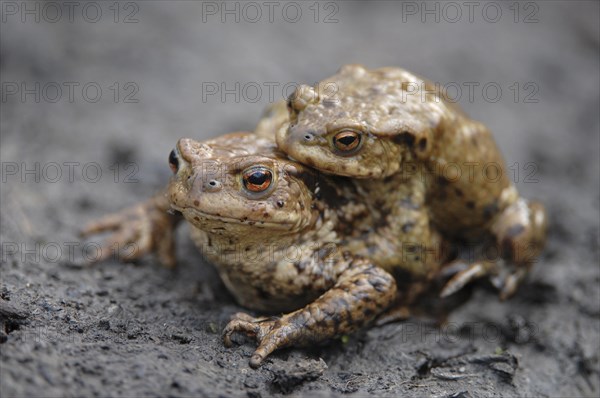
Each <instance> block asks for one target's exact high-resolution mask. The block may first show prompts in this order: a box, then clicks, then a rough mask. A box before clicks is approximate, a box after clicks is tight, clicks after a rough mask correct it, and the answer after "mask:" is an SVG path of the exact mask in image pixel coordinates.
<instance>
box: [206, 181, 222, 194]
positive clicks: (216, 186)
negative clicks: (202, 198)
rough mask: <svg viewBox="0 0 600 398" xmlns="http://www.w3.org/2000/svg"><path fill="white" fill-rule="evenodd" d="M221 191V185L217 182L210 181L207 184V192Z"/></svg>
mask: <svg viewBox="0 0 600 398" xmlns="http://www.w3.org/2000/svg"><path fill="white" fill-rule="evenodd" d="M220 189H221V183H220V182H219V181H217V180H210V181H208V182H207V183H206V190H207V191H211V192H215V191H218V190H220Z"/></svg>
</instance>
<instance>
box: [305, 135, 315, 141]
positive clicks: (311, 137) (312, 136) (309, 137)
mask: <svg viewBox="0 0 600 398" xmlns="http://www.w3.org/2000/svg"><path fill="white" fill-rule="evenodd" d="M313 138H314V135H313V134H311V133H306V134H305V135H304V139H305V140H306V141H311V140H312V139H313Z"/></svg>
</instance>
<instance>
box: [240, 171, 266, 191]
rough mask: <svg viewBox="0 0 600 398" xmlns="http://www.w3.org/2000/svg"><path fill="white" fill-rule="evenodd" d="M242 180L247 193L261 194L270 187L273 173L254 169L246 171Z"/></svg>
mask: <svg viewBox="0 0 600 398" xmlns="http://www.w3.org/2000/svg"><path fill="white" fill-rule="evenodd" d="M242 179H243V182H244V187H245V188H246V189H247V190H248V191H250V192H262V191H264V190H266V189H267V188H269V186H271V181H272V180H273V173H271V171H270V170H269V169H266V168H264V167H256V168H252V169H248V170H246V171H245V172H244V174H243V177H242Z"/></svg>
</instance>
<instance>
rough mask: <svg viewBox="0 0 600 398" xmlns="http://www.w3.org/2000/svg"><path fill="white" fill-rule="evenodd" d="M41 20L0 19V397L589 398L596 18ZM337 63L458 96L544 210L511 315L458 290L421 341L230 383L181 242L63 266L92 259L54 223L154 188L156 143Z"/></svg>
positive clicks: (480, 295) (227, 309) (239, 119)
mask: <svg viewBox="0 0 600 398" xmlns="http://www.w3.org/2000/svg"><path fill="white" fill-rule="evenodd" d="M36 4H37V5H36ZM53 4H54V6H50V8H44V7H45V6H43V4H42V3H35V2H28V3H27V7H29V8H28V9H30V10H31V9H33V10H34V11H33V13H34V14H27V13H22V12H23V8H24V7H26V6H25V5H24V3H22V2H3V3H2V24H1V40H0V43H1V59H0V68H1V69H0V71H1V74H2V76H1V80H2V95H3V97H2V104H1V105H2V109H1V132H2V138H1V141H2V142H1V150H0V155H1V160H2V179H3V180H2V185H1V186H2V189H1V196H0V199H1V231H0V237H1V240H2V253H1V257H2V258H1V265H0V271H1V287H0V297H1V298H2V300H1V301H0V305H1V306H0V319H1V320H2V330H0V343H1V344H0V358H1V360H0V371H1V376H0V381H1V386H0V392H1V395H2V396H3V397H16V396H20V397H25V396H46V397H47V396H239V397H261V396H262V397H264V396H271V395H284V394H292V395H296V396H305V395H311V396H341V395H348V396H366V395H374V396H436V397H479V396H536V397H537V396H597V395H598V393H599V391H600V382H599V374H600V362H599V358H598V352H599V348H600V342H599V338H600V288H599V284H600V270H599V266H598V260H599V251H598V239H599V206H600V194H599V183H598V176H599V128H600V126H599V113H598V109H600V104H599V102H600V99H599V89H598V87H600V79H599V59H600V58H599V51H598V49H599V28H598V24H599V3H598V2H594V1H592V2H584V1H576V2H570V4H567V2H566V1H565V2H561V1H551V2H550V1H548V2H539V3H531V2H530V3H527V4H525V3H520V4H517V5H516V6H515V4H514V3H499V2H494V3H492V5H491V6H490V5H487V3H477V6H476V8H474V9H473V13H472V16H470V15H469V9H468V5H465V4H464V3H462V2H458V3H455V4H457V5H458V6H459V8H460V9H461V16H458V14H456V11H455V10H452V9H449V8H444V7H445V5H444V3H436V2H428V3H427V5H425V4H424V3H422V2H409V3H404V5H403V4H402V3H400V2H370V4H363V3H358V2H339V3H332V2H329V3H327V2H323V3H317V4H316V5H315V3H313V2H302V3H295V5H293V6H286V4H285V3H280V2H275V3H274V4H275V6H274V7H275V8H273V13H272V19H273V21H272V22H271V21H269V12H268V10H269V9H268V8H267V6H265V5H261V4H262V3H260V2H258V3H254V4H255V5H254V6H253V7H254V8H256V5H258V6H259V8H261V15H260V16H258V14H257V13H256V10H253V9H250V8H248V7H246V8H243V7H244V4H245V3H237V6H236V3H235V2H230V3H229V7H230V9H233V10H234V14H223V15H221V12H222V11H223V9H221V7H224V6H222V5H219V4H217V3H213V2H205V3H194V2H187V1H186V2H166V1H154V2H130V3H120V4H117V6H115V4H114V3H112V2H105V3H104V2H95V3H94V2H92V4H94V5H93V6H88V7H87V8H85V9H84V6H85V4H84V3H77V4H78V5H76V6H75V7H76V8H74V12H73V14H69V12H68V10H67V9H66V8H65V7H66V6H64V5H61V4H59V3H53ZM436 4H437V6H436ZM15 7H16V8H15ZM36 7H38V8H36ZM52 7H54V9H52ZM111 7H112V8H111ZM215 7H216V8H215ZM236 7H238V10H239V13H238V14H237V17H238V18H239V22H236V21H235V18H236V15H235V12H236V11H235V10H236ZM284 7H288V8H285V10H284ZM289 7H294V8H293V9H291V8H289ZM311 7H312V8H311ZM424 7H430V8H429V9H433V10H434V11H433V12H434V13H435V12H436V11H435V10H436V7H438V8H437V9H439V14H438V15H437V17H439V22H436V20H435V19H436V15H435V14H427V13H425V11H426V10H425V9H424ZM490 7H491V8H490ZM298 8H299V9H300V11H301V12H302V14H301V15H300V17H298V15H299V14H297V13H296V14H294V12H296V11H297V9H298ZM484 8H485V10H486V13H487V14H485V15H484V14H483V13H482V11H483V9H484ZM56 9H59V11H61V16H60V17H59V16H58V14H57V13H56V12H57V11H56ZM98 9H99V10H100V11H101V15H100V14H98V13H97V10H98ZM35 10H38V11H35ZM215 10H216V11H215ZM316 10H318V11H319V14H318V15H317V14H315V12H316ZM497 10H500V14H497ZM117 11H118V13H117ZM517 11H518V13H517ZM36 12H37V13H39V14H38V15H37V17H38V18H39V21H36V20H35V19H36V14H35V13H36ZM495 12H496V14H495ZM215 13H216V14H215ZM498 15H500V16H499V17H498ZM222 18H224V19H225V20H224V21H222V20H221V19H222ZM315 18H316V20H317V22H315ZM422 18H424V19H425V22H423V21H422ZM469 18H472V22H471V21H470V20H469ZM296 19H298V21H296V22H294V20H296ZM496 19H498V20H497V21H496V22H494V21H495V20H496ZM95 20H97V21H96V22H94V21H95ZM115 21H116V22H115ZM126 22H127V23H126ZM351 62H359V63H364V64H366V65H368V66H370V67H377V66H384V65H396V66H403V67H405V68H407V69H409V70H412V71H415V72H417V73H419V74H421V75H424V76H427V77H429V78H431V79H433V80H436V81H439V82H441V83H442V84H445V85H447V87H454V89H455V90H456V87H460V88H461V90H462V95H461V97H460V99H459V102H460V103H461V105H462V106H463V107H464V108H465V109H466V110H467V112H468V113H469V114H471V115H473V116H474V117H475V118H477V119H479V120H481V121H483V122H485V123H486V124H488V125H489V126H490V127H491V128H492V130H493V131H494V132H495V135H496V137H497V140H498V142H499V145H500V147H501V148H502V150H503V152H504V154H505V157H506V160H507V163H508V164H509V165H511V170H510V172H511V173H512V175H513V180H515V182H516V184H517V186H518V188H519V189H520V191H521V192H522V193H523V194H524V195H525V196H527V197H531V198H538V199H540V200H542V201H543V202H544V203H545V204H546V206H547V208H548V210H549V214H550V217H551V218H550V220H551V225H550V233H549V238H548V243H547V248H546V250H545V252H544V255H543V256H542V257H541V258H540V260H539V263H538V264H537V265H536V267H535V269H534V271H533V273H532V275H531V277H530V278H529V280H528V282H527V283H526V284H525V285H524V286H523V288H522V289H521V290H520V291H519V293H518V294H517V295H516V297H514V298H513V299H511V300H509V301H507V302H499V301H498V299H497V296H496V293H495V292H494V291H493V289H492V288H491V287H490V286H487V285H486V284H480V285H478V286H475V287H474V288H473V289H472V291H470V295H471V296H470V298H469V299H468V300H467V301H466V302H465V303H464V304H463V305H461V306H459V307H458V308H456V309H455V310H454V311H452V312H451V313H450V315H449V316H448V320H447V323H446V324H444V325H443V326H442V327H436V326H435V325H434V324H433V323H432V322H431V319H429V318H428V317H427V316H423V317H417V318H414V319H411V320H409V321H408V322H405V323H394V324H388V325H385V326H381V327H373V328H371V329H369V330H366V331H364V332H362V333H358V334H356V335H353V336H350V338H349V339H348V340H347V341H335V342H332V343H330V344H328V345H326V346H323V347H314V348H312V349H309V350H307V349H290V350H285V351H281V352H278V353H276V354H274V355H273V356H272V357H271V358H270V359H269V360H268V361H267V362H266V363H265V365H264V366H262V367H261V368H260V369H258V370H253V369H251V368H249V366H248V359H249V356H250V354H251V352H252V349H253V343H252V342H250V341H244V340H243V339H238V341H239V343H240V345H239V346H236V347H235V348H233V349H226V348H224V347H223V344H222V343H221V334H220V333H221V330H222V328H223V327H224V325H225V323H226V322H227V320H228V318H229V316H230V315H231V314H232V313H234V312H236V311H240V310H243V307H240V306H239V305H238V304H236V303H235V302H234V301H233V299H232V297H231V296H230V295H229V294H228V293H227V292H226V290H225V288H224V286H223V284H222V283H221V282H220V281H219V279H218V276H217V274H216V272H215V271H214V270H213V269H212V268H211V266H210V265H209V264H206V263H205V262H204V261H203V260H202V259H201V258H200V257H199V254H198V252H197V251H196V250H195V248H194V247H193V245H192V244H191V242H190V241H189V239H188V238H187V235H186V231H185V227H183V228H182V229H181V231H179V233H180V234H181V235H180V236H181V239H180V240H179V246H178V248H177V249H178V257H179V266H178V268H177V269H176V270H175V271H169V270H166V269H163V268H161V267H160V266H159V265H158V264H157V263H156V261H155V260H154V259H152V258H148V259H145V260H144V261H141V262H140V263H138V264H119V263H117V262H115V261H108V262H105V263H103V264H99V265H97V266H95V267H93V268H81V267H79V266H78V264H79V262H78V259H80V258H81V256H82V251H83V249H84V248H87V249H93V247H90V245H89V244H88V245H87V246H85V247H84V246H83V245H82V244H80V243H79V239H78V238H77V235H76V232H77V229H78V228H79V227H80V226H81V225H82V223H84V222H86V221H88V220H90V219H93V218H95V217H98V216H100V215H103V214H105V213H108V212H113V211H116V210H118V209H120V208H122V207H125V206H127V205H131V204H133V203H135V202H137V201H139V200H141V199H144V198H146V197H148V196H149V195H151V194H152V193H153V192H155V191H156V190H157V189H158V188H160V187H161V186H162V185H163V184H164V183H165V182H166V180H167V179H168V176H169V168H168V166H167V162H166V158H167V155H168V153H169V151H170V150H171V148H172V147H173V145H174V143H175V141H176V139H177V138H180V137H183V136H191V137H194V138H206V137H211V136H214V135H217V134H220V133H225V132H228V131H233V130H241V129H251V128H252V127H253V126H254V124H255V123H256V121H257V120H258V118H259V115H260V112H261V110H262V109H263V107H264V106H265V105H266V104H267V103H268V102H269V101H270V100H272V99H279V98H281V97H282V96H283V94H282V91H284V89H285V88H286V84H291V85H294V84H295V83H314V82H316V81H318V80H319V79H321V78H323V77H325V76H328V75H330V74H332V73H334V72H335V71H336V69H337V68H338V67H339V66H340V65H342V64H345V63H351ZM236 83H239V89H236ZM36 84H39V86H36ZM490 84H491V85H490ZM222 85H224V86H222ZM486 85H487V86H486ZM257 86H258V87H259V88H260V89H261V92H259V90H257V89H256V87H257ZM469 86H472V87H474V90H473V96H472V97H471V98H469V91H468V87H469ZM57 87H59V88H60V90H59V89H57ZM244 87H245V88H244ZM269 87H273V97H272V98H269ZM287 87H288V89H289V86H287ZM484 87H487V89H486V90H488V91H484ZM497 87H500V89H501V90H502V92H501V95H499V96H498V95H497V92H495V91H494V90H495V89H496V88H497ZM70 88H72V91H71V89H70ZM98 88H99V89H100V90H98ZM224 89H227V90H230V91H229V94H225V95H224V96H223V98H222V97H221V94H223V92H224ZM215 90H218V91H217V92H216V93H214V91H215ZM252 90H254V91H252ZM232 92H233V93H237V98H236V94H232ZM456 92H457V93H458V91H456ZM99 171H100V172H101V175H98V172H99ZM58 172H60V173H58Z"/></svg>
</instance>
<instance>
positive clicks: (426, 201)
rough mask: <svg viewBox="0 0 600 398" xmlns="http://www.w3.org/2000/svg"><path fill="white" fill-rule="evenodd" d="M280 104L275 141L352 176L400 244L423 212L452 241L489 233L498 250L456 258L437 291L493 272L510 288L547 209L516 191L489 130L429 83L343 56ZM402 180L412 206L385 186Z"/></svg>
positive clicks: (541, 237) (533, 250) (538, 240)
mask: <svg viewBox="0 0 600 398" xmlns="http://www.w3.org/2000/svg"><path fill="white" fill-rule="evenodd" d="M287 105H288V108H289V121H288V122H285V123H283V125H282V127H281V128H279V129H278V131H277V144H278V146H279V148H280V149H281V150H283V151H284V152H286V153H287V154H288V155H289V156H290V158H292V159H295V160H297V161H299V162H301V163H304V164H306V165H308V166H311V167H314V168H316V169H318V170H320V171H323V172H326V173H330V174H334V175H340V176H346V177H351V178H354V179H355V181H356V185H357V188H358V189H359V190H363V191H364V192H368V193H370V195H365V198H366V199H367V201H368V205H369V207H370V208H371V209H372V211H375V212H377V211H380V212H381V214H382V216H381V217H380V219H381V220H383V221H381V222H382V223H383V224H385V225H387V226H388V228H389V229H390V230H393V234H394V236H395V237H396V241H397V242H399V244H401V243H402V242H407V241H411V239H413V238H415V236H414V235H413V236H407V234H406V233H405V229H406V228H405V227H406V226H407V225H411V224H414V223H419V224H420V225H429V222H430V221H431V225H432V227H435V228H437V229H439V230H440V231H441V232H442V233H443V234H444V235H445V236H447V237H448V238H451V239H454V240H457V239H462V240H466V241H467V242H475V243H479V242H483V241H484V240H485V239H486V237H490V238H491V240H493V241H495V243H496V246H495V247H496V248H497V249H498V251H499V253H500V257H498V256H496V259H491V260H484V261H476V262H474V263H472V264H470V265H468V266H467V265H466V264H462V266H463V269H462V270H461V271H460V272H458V273H457V274H456V275H455V276H454V277H453V278H452V279H451V280H450V282H449V283H448V284H447V285H446V288H445V289H444V291H443V292H442V295H443V296H445V295H449V294H451V293H453V292H455V291H456V290H458V289H460V288H461V287H462V286H464V284H466V283H467V282H469V281H470V280H472V279H474V278H477V277H481V276H484V275H503V274H507V275H505V276H502V277H501V278H495V282H496V285H497V286H498V287H499V288H500V289H501V297H502V298H505V297H508V296H510V295H511V294H513V293H514V291H515V289H516V287H517V286H518V284H519V283H520V281H521V280H522V278H523V277H524V276H525V275H526V273H527V270H528V269H529V268H530V266H531V265H532V263H533V262H535V259H536V257H537V255H538V254H539V253H540V251H541V249H542V247H543V245H544V241H545V233H546V223H547V219H546V212H545V210H544V207H543V205H542V204H540V203H538V202H530V201H527V200H526V199H524V198H522V197H519V194H518V192H517V190H516V188H515V186H514V185H513V184H512V183H511V181H510V179H509V178H508V175H507V172H506V166H505V163H504V160H503V158H502V155H501V153H500V151H499V149H498V148H497V146H496V144H495V142H494V139H493V137H492V135H491V133H490V131H489V130H488V129H487V128H486V127H485V126H484V125H483V124H481V123H479V122H476V121H474V120H472V119H470V118H468V117H467V116H466V115H465V114H464V112H463V111H461V110H460V109H459V107H458V106H456V105H455V104H453V103H452V102H451V101H448V99H447V98H446V97H445V96H444V93H443V92H442V91H441V90H439V88H438V87H436V85H434V84H433V83H431V82H429V81H426V80H424V79H422V78H419V77H417V76H415V75H413V74H411V73H409V72H407V71H405V70H403V69H399V68H381V69H375V70H368V69H365V68H364V67H362V66H359V65H347V66H344V67H342V68H341V69H340V71H339V72H338V73H337V74H336V75H334V76H332V77H330V78H328V79H325V80H323V81H321V82H320V83H319V84H317V85H316V86H315V87H309V86H304V85H303V86H300V87H298V89H297V90H296V92H295V93H294V94H293V95H291V96H290V98H289V100H288V104H287ZM279 109H280V112H279V115H278V117H279V119H281V106H280V108H279ZM406 184H412V185H413V186H414V187H415V188H416V190H415V191H414V195H413V197H412V201H411V205H412V207H413V213H412V214H407V213H406V206H405V204H404V203H403V202H402V199H401V198H399V197H397V196H396V195H395V194H394V191H395V190H396V189H404V188H403V187H404V186H405V185H406ZM420 237H421V238H423V239H422V240H421V239H418V238H419V237H417V240H416V243H418V244H421V245H427V244H428V241H429V238H428V234H427V232H426V231H422V232H421V235H420ZM390 243H391V244H393V241H392V240H390ZM457 264H458V263H457Z"/></svg>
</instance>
